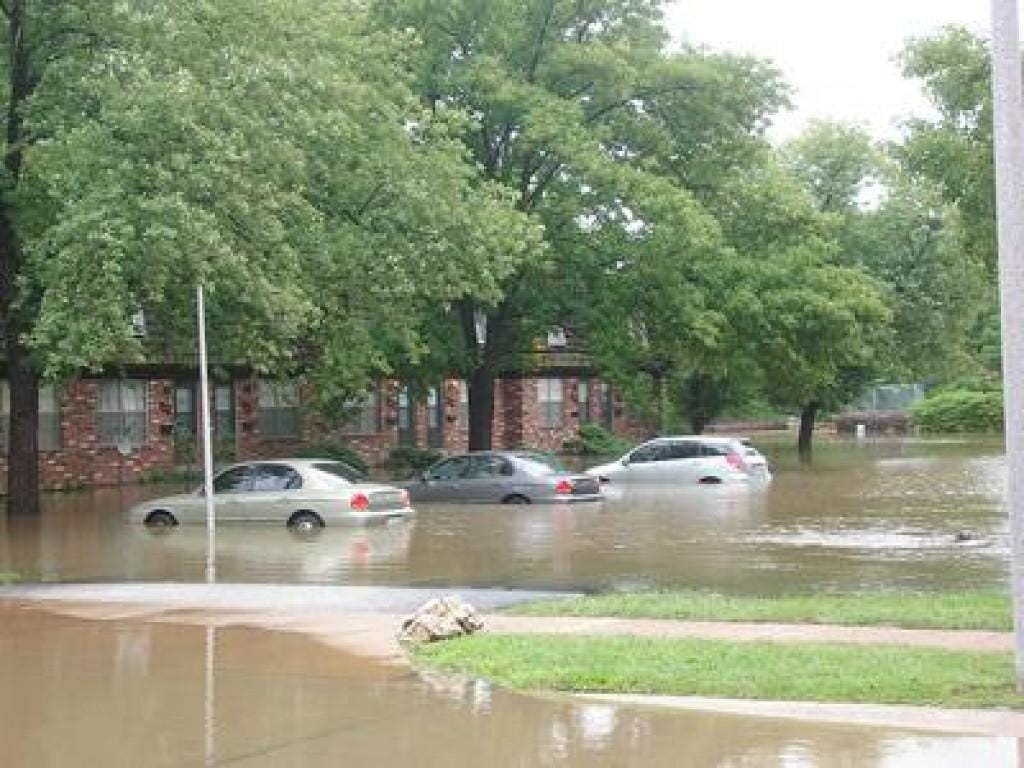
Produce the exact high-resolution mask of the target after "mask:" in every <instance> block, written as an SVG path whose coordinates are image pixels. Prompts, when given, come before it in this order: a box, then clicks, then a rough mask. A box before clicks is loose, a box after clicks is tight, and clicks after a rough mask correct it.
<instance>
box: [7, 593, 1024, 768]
mask: <svg viewBox="0 0 1024 768" xmlns="http://www.w3.org/2000/svg"><path fill="white" fill-rule="evenodd" d="M0 626H2V627H3V631H2V632H0V681H2V686H0V765H3V766H5V768H65V767H68V768H79V767H81V766H90V767H92V766H97V767H98V766H102V767H103V768H148V767H150V766H152V767H154V768H157V767H160V766H182V767H185V766H237V767H239V768H263V767H265V768H292V767H294V768H300V767H301V768H319V767H320V766H408V765H416V766H423V767H424V768H426V767H429V766H444V767H445V768H448V767H449V766H498V767H502V766H524V767H526V766H655V767H657V766H754V767H757V766H780V767H786V768H805V767H807V766H822V767H823V768H824V767H826V766H891V767H892V768H896V767H899V768H918V767H920V768H925V767H926V766H927V767H928V768H934V767H936V766H951V767H952V766H963V765H984V766H989V767H992V768H998V767H999V766H1017V765H1018V762H1017V751H1018V744H1017V742H1016V740H1014V739H1002V738H970V737H960V736H944V735H935V734H922V733H907V732H899V731H890V730H886V729H879V728H865V727H858V726H842V725H816V724H809V723H798V722H788V721H783V720H773V719H766V718H744V717H736V716H728V715H713V714H700V713H686V712H671V713H669V712H657V711H651V710H642V709H632V708H629V707H620V706H613V705H609V704H607V703H603V702H601V703H595V702H586V701H580V700H574V699H571V698H568V697H550V698H537V697H533V696H527V695H521V694H516V693H511V692H508V691H504V690H501V689H497V688H494V687H492V686H490V685H488V684H486V683H482V682H474V681H454V680H451V679H449V678H440V677H438V678H433V677H428V676H420V675H415V674H413V673H409V672H406V671H402V670H397V669H395V668H389V667H381V666H376V665H374V664H372V663H370V662H367V661H366V660H364V659H360V658H357V657H354V656H349V655H347V654H345V653H342V652H339V651H337V650H334V649H328V648H326V647H325V646H321V645H319V644H318V643H316V642H315V641H313V640H310V639H307V638H305V637H303V636H301V635H292V634H286V633H278V632H259V631H254V630H245V629H235V628H230V629H224V628H219V629H213V628H203V627H190V626H177V625H169V624H147V623H135V622H130V621H122V622H104V621H85V620H79V619H71V618H64V617H58V616H55V615H51V614H48V613H44V612H39V611H31V610H19V609H11V608H7V609H4V608H0Z"/></svg>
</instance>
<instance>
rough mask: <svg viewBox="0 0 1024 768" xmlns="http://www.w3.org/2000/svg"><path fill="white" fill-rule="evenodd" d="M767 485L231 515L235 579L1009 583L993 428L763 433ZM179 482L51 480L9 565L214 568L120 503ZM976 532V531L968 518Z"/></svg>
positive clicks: (123, 574) (225, 542)
mask: <svg viewBox="0 0 1024 768" xmlns="http://www.w3.org/2000/svg"><path fill="white" fill-rule="evenodd" d="M761 447H762V449H763V450H764V451H765V452H766V453H767V454H768V456H769V458H770V459H772V461H773V464H774V465H775V480H774V482H773V483H771V484H770V485H769V486H767V487H746V486H739V485H737V486H698V487H693V488H688V489H686V490H679V489H672V488H667V487H665V488H647V489H640V488H623V489H616V488H614V487H613V488H609V489H608V494H609V498H607V499H606V500H605V501H603V502H600V503H588V504H576V505H534V506H513V507H507V506H479V505H472V506H471V505H445V504H435V505H426V504H424V505H421V506H420V508H419V514H418V515H417V516H416V518H415V519H413V520H411V521H409V522H406V523H401V524H397V525H390V526H386V527H375V528H367V529H351V528H335V529H330V528H329V529H326V530H325V531H324V532H323V534H322V535H321V536H319V537H318V538H317V539H315V540H300V539H297V538H294V537H292V536H290V535H289V534H288V533H287V532H286V531H285V530H284V529H283V528H280V527H277V526H273V525H264V526H252V525H248V526H245V525H243V526H237V525H236V526H226V525H225V526H221V527H220V528H219V529H218V534H217V574H218V579H219V580H221V581H232V582H270V583H329V584H381V585H399V584H400V585H416V586H423V585H431V586H433V585H436V586H481V587H482V586H504V587H523V588H526V587H529V588H548V589H565V590H607V589H635V588H645V587H656V586H682V587H694V588H709V589H716V590H721V591H728V592H740V593H761V594H777V593H782V592H809V591H822V590H832V591H851V590H859V589H876V588H889V589H920V590H932V589H964V588H1001V587H1002V586H1003V585H1004V584H1005V583H1006V578H1007V565H1006V563H1007V556H1008V526H1007V521H1006V514H1005V510H1004V503H1003V494H1004V471H1005V464H1004V461H1003V458H1002V454H1001V446H1000V445H999V444H998V443H996V442H991V441H989V442H977V441H974V442H971V441H905V442H900V441H877V442H864V443H855V442H846V443H823V444H822V445H820V446H819V448H818V452H817V455H816V462H815V465H814V467H813V468H812V469H809V470H802V469H800V468H799V467H798V465H797V463H796V461H795V459H794V457H793V455H792V450H791V449H790V446H789V445H782V444H772V443H768V444H766V445H762V446H761ZM179 490H180V487H167V486H152V485H150V486H131V487H126V488H119V489H118V488H115V489H109V488H108V489H100V490H95V491H82V492H76V493H66V494H52V495H49V496H47V497H46V502H45V508H44V513H43V515H42V517H41V518H40V519H38V520H25V519H19V518H13V519H10V520H4V519H3V518H2V516H0V571H14V572H16V573H19V574H23V575H24V576H26V577H28V578H29V579H32V580H45V581H94V580H101V581H124V580H161V581H168V580H172V581H201V580H203V578H204V574H205V565H206V544H207V538H206V533H205V529H204V528H203V527H202V526H181V527H179V528H177V529H175V530H173V531H172V532H171V533H169V534H167V535H154V534H151V533H150V532H148V531H146V530H144V529H142V528H140V527H133V526H129V525H127V524H126V523H125V522H124V521H123V518H122V511H123V510H124V509H125V508H126V507H127V506H129V505H130V504H131V503H134V502H135V501H138V500H139V499H141V498H146V497H152V496H159V495H164V494H167V493H171V492H177V491H179ZM963 533H966V535H967V539H966V540H958V539H962V538H964V537H963V536H962V535H960V534H963Z"/></svg>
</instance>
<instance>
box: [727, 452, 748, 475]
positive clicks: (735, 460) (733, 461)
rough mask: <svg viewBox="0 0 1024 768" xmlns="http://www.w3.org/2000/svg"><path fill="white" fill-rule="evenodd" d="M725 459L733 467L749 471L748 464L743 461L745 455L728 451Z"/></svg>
mask: <svg viewBox="0 0 1024 768" xmlns="http://www.w3.org/2000/svg"><path fill="white" fill-rule="evenodd" d="M725 460H726V462H727V463H728V464H729V466H730V467H732V468H733V469H738V470H741V471H743V472H746V471H747V464H746V462H745V461H743V457H742V456H740V455H739V454H738V453H727V454H725Z"/></svg>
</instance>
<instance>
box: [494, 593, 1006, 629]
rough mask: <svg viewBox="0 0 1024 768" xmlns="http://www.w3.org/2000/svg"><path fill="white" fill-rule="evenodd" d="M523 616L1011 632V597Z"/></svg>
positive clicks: (714, 604) (604, 606)
mask: <svg viewBox="0 0 1024 768" xmlns="http://www.w3.org/2000/svg"><path fill="white" fill-rule="evenodd" d="M511 612H512V613H515V614H518V615H522V616H614V617H625V618H648V619H686V620H689V621H755V622H757V621H760V622H781V623H792V624H844V625H849V626H893V627H907V628H915V629H985V630H995V631H1010V630H1011V629H1012V628H1013V626H1012V619H1011V606H1010V597H1009V595H1007V594H1004V593H1001V592H955V593H953V592H951V593H918V592H882V593H877V594H870V593H865V594H851V595H815V596H785V597H734V596H729V595H719V594H714V593H710V592H687V591H681V592H644V593H637V594H608V595H594V596H588V597H580V598H568V599H562V600H542V601H537V602H534V603H527V604H524V605H520V606H517V607H515V608H513V609H512V610H511Z"/></svg>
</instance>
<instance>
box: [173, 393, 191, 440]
mask: <svg viewBox="0 0 1024 768" xmlns="http://www.w3.org/2000/svg"><path fill="white" fill-rule="evenodd" d="M195 431H196V406H195V392H194V391H193V389H192V385H191V384H178V385H177V386H175V387H174V432H175V434H176V435H178V436H179V437H183V438H184V437H191V436H192V435H194V434H195Z"/></svg>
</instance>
